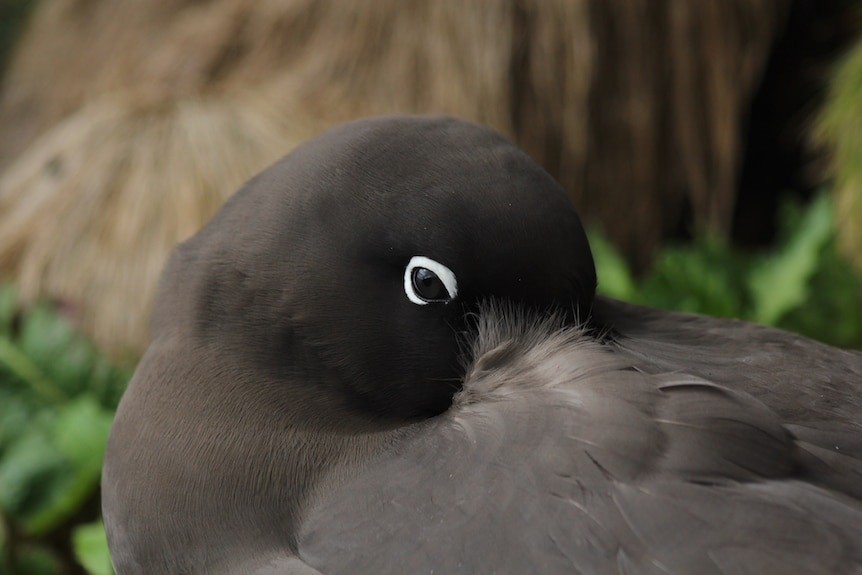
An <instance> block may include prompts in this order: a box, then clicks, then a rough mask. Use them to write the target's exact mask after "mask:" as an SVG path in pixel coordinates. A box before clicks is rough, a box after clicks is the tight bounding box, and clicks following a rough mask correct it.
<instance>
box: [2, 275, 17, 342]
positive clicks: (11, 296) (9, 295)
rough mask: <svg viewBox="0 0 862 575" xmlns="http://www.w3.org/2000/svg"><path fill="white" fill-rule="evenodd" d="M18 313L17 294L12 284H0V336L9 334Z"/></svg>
mask: <svg viewBox="0 0 862 575" xmlns="http://www.w3.org/2000/svg"><path fill="white" fill-rule="evenodd" d="M17 311H18V292H17V290H16V289H15V286H13V285H12V284H8V283H6V284H0V335H3V334H7V333H9V329H10V328H11V326H12V320H13V319H14V318H15V313H16V312H17Z"/></svg>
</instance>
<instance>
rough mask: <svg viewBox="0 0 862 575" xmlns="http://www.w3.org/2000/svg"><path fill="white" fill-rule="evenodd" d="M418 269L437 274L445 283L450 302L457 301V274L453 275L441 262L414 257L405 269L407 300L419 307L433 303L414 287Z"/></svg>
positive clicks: (423, 257)
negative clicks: (415, 270) (415, 271)
mask: <svg viewBox="0 0 862 575" xmlns="http://www.w3.org/2000/svg"><path fill="white" fill-rule="evenodd" d="M416 268H425V269H427V270H429V271H432V272H434V273H435V274H437V277H438V278H440V281H441V282H443V287H445V288H446V291H447V292H449V299H450V300H451V299H455V296H456V295H458V280H456V279H455V274H454V273H452V270H450V269H449V268H447V267H446V266H444V265H443V264H441V263H440V262H435V261H434V260H432V259H431V258H426V257H425V256H413V257H412V258H411V259H410V263H408V264H407V267H406V268H405V269H404V293H406V294H407V298H408V299H409V300H410V301H412V302H413V303H415V304H417V305H425V304H428V303H431V301H429V300H427V299H424V298H422V297H421V296H420V295H419V294H417V293H416V286H414V285H413V270H414V269H416Z"/></svg>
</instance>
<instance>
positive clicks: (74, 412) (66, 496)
mask: <svg viewBox="0 0 862 575" xmlns="http://www.w3.org/2000/svg"><path fill="white" fill-rule="evenodd" d="M112 419H113V414H112V413H111V412H110V411H108V410H106V409H104V408H103V407H101V406H100V405H99V403H98V402H97V401H96V400H95V398H93V397H92V396H89V395H83V396H81V397H80V398H77V399H75V400H74V401H72V402H70V403H68V404H66V405H64V406H63V407H62V408H60V409H59V410H58V414H57V417H56V419H55V421H54V425H53V426H52V429H51V433H50V440H51V444H52V447H54V449H56V452H57V453H59V455H60V457H61V460H62V462H63V463H64V467H63V473H60V474H57V475H56V476H55V478H54V479H55V481H53V482H52V484H51V485H50V486H48V489H46V490H45V491H43V495H44V499H43V502H42V505H41V506H39V507H38V508H37V509H34V510H33V511H32V512H31V513H29V515H28V516H27V517H26V518H25V520H24V521H23V525H24V527H25V529H26V530H27V531H28V532H29V533H30V534H34V535H37V534H41V533H44V532H46V531H48V530H50V529H51V528H52V527H54V526H56V525H57V524H58V523H60V522H61V521H63V520H64V519H66V518H67V517H69V516H70V515H72V514H74V512H75V511H76V510H77V509H78V508H79V507H80V506H81V505H82V504H83V503H84V501H86V499H87V498H88V497H90V496H91V495H92V494H93V493H94V492H95V490H96V488H97V487H98V484H99V477H100V475H101V470H102V460H103V458H104V453H105V444H106V442H107V439H108V432H109V431H110V428H111V421H112Z"/></svg>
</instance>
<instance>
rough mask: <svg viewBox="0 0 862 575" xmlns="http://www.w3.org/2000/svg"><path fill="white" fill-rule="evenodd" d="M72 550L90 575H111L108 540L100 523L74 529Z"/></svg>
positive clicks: (112, 570)
mask: <svg viewBox="0 0 862 575" xmlns="http://www.w3.org/2000/svg"><path fill="white" fill-rule="evenodd" d="M72 549H73V550H74V552H75V558H76V559H77V560H78V562H79V563H80V564H81V565H83V566H84V569H86V570H87V572H88V573H89V574H90V575H113V573H114V569H113V568H112V566H111V556H110V554H109V553H108V539H107V538H106V537H105V526H104V525H103V524H102V522H101V521H97V522H95V523H88V524H86V525H80V526H78V527H76V528H75V530H74V531H73V532H72Z"/></svg>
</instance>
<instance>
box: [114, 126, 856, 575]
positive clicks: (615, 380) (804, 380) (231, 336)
mask: <svg viewBox="0 0 862 575" xmlns="http://www.w3.org/2000/svg"><path fill="white" fill-rule="evenodd" d="M595 285H596V277H595V269H594V267H593V260H592V255H591V253H590V249H589V245H588V243H587V240H586V237H585V235H584V232H583V229H582V226H581V223H580V221H579V219H578V216H577V215H576V213H575V211H574V210H573V208H572V207H571V206H570V204H569V203H568V200H567V199H566V196H565V194H564V193H563V190H562V189H561V188H560V186H559V185H558V184H557V183H555V182H554V181H553V179H552V178H551V177H550V176H549V175H548V174H547V173H545V172H544V171H543V170H542V169H541V168H539V167H538V166H537V165H536V164H535V163H533V162H532V161H531V160H530V159H529V158H528V157H527V156H526V155H525V154H524V153H523V152H521V151H520V150H518V149H517V148H516V147H515V146H514V145H512V144H511V143H509V142H508V141H507V140H506V139H505V138H503V137H502V136H500V135H498V134H497V133H495V132H493V131H491V130H489V129H487V128H484V127H480V126H478V125H475V124H472V123H468V122H464V121H461V120H457V119H454V118H448V117H381V118H371V119H365V120H359V121H356V122H351V123H348V124H344V125H342V126H339V127H336V128H334V129H332V130H330V131H328V132H326V133H324V134H322V135H320V136H318V137H316V138H314V139H312V140H310V141H309V142H307V143H306V144H304V145H302V146H300V147H299V148H297V149H296V150H294V151H293V152H292V153H290V154H289V155H288V156H286V157H285V158H284V159H283V160H281V161H280V162H278V163H277V164H275V165H274V166H272V167H271V168H269V169H268V170H266V171H265V172H263V173H262V174H260V175H259V176H257V177H255V178H254V179H252V180H251V181H250V182H248V183H247V184H246V185H245V186H244V187H243V188H242V189H241V190H240V191H239V192H237V193H236V194H235V196H233V197H232V198H231V199H230V200H229V201H228V202H227V203H226V204H225V206H224V207H223V208H222V209H221V210H220V211H219V213H218V214H217V215H216V216H215V217H214V218H213V219H212V221H211V222H210V223H209V224H207V226H206V227H204V229H203V230H201V231H200V232H199V233H198V234H197V235H195V236H194V237H193V238H192V239H190V240H189V241H187V242H186V243H184V244H182V245H181V246H180V247H179V248H177V250H176V251H175V253H174V254H173V256H172V257H171V259H170V262H169V263H168V265H167V267H166V269H165V271H164V274H163V278H162V282H161V286H160V289H159V294H158V298H157V303H156V310H155V313H154V319H153V341H152V344H151V346H150V348H149V349H148V351H147V352H146V354H145V356H144V358H143V359H142V361H141V363H140V365H139V366H138V368H137V371H136V373H135V376H134V378H133V380H132V381H131V383H130V384H129V388H128V390H127V391H126V394H125V396H124V397H123V400H122V403H121V405H120V408H119V410H118V412H117V417H116V420H115V422H114V426H113V429H112V431H111V435H110V439H109V442H108V448H107V453H106V458H105V467H104V474H103V480H102V487H103V511H104V518H105V526H106V529H107V533H108V541H109V544H110V549H111V555H112V558H113V562H114V565H115V568H116V570H117V572H118V573H119V574H120V575H130V574H138V573H140V574H147V575H159V574H204V573H206V574H228V573H230V574H233V573H241V574H244V573H250V574H258V575H263V574H276V573H278V574H282V573H298V574H317V573H321V574H325V575H334V574H339V573H345V574H381V573H399V574H401V573H411V574H413V573H435V574H447V573H582V574H605V573H638V574H641V573H644V574H651V573H655V574H712V573H734V574H735V573H752V574H754V573H757V574H764V573H767V574H769V573H774V574H782V575H784V574H789V573H830V574H836V573H862V354H860V353H856V352H849V351H842V350H838V349H834V348H831V347H828V346H825V345H821V344H819V343H816V342H813V341H810V340H808V339H805V338H802V337H799V336H795V335H791V334H789V333H786V332H782V331H779V330H775V329H770V328H766V327H761V326H757V325H753V324H749V323H745V322H741V321H735V320H727V319H715V318H707V317H699V316H693V315H686V314H679V313H673V312H665V311H658V310H651V309H647V308H643V307H638V306H634V305H629V304H624V303H622V302H618V301H613V300H609V299H605V298H601V297H595V295H594V290H595Z"/></svg>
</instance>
